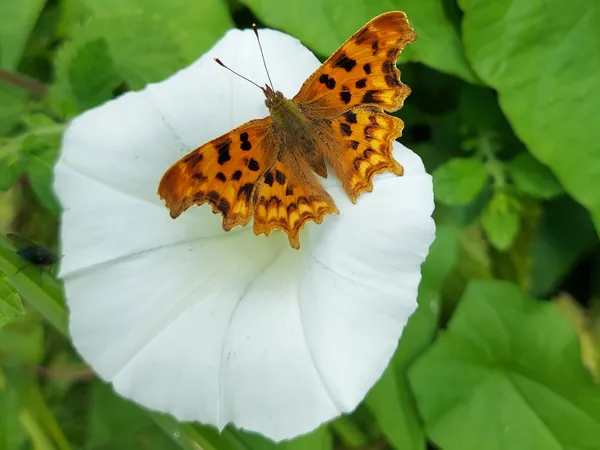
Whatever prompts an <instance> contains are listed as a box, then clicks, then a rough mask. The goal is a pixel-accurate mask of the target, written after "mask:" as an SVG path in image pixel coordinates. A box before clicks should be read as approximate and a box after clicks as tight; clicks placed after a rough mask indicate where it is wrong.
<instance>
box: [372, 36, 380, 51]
mask: <svg viewBox="0 0 600 450" xmlns="http://www.w3.org/2000/svg"><path fill="white" fill-rule="evenodd" d="M371 48H372V49H373V55H375V54H376V53H377V49H378V48H379V41H378V40H377V39H375V40H374V41H373V43H372V44H371Z"/></svg>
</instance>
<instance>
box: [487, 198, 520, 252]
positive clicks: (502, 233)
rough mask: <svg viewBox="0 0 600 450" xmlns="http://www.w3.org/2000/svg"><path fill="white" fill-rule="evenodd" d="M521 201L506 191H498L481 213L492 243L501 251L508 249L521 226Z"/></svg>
mask: <svg viewBox="0 0 600 450" xmlns="http://www.w3.org/2000/svg"><path fill="white" fill-rule="evenodd" d="M520 213H521V205H520V203H519V201H518V200H517V199H516V198H514V197H512V196H510V195H508V194H506V193H504V192H496V193H495V194H494V196H493V197H492V199H491V200H490V202H489V203H488V205H487V207H486V208H485V209H484V211H483V214H482V215H481V223H482V225H483V229H484V230H485V234H486V236H487V237H488V239H489V240H490V242H491V244H492V245H493V246H494V247H495V248H497V249H498V250H500V251H503V250H507V249H508V248H509V247H510V246H511V245H512V243H513V242H514V240H515V238H516V237H517V234H518V233H519V228H520V226H521V216H520Z"/></svg>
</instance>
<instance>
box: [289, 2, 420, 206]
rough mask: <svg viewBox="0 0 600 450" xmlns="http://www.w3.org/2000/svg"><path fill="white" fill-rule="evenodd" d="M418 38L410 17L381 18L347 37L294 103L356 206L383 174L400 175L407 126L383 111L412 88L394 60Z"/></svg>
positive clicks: (398, 102)
mask: <svg viewBox="0 0 600 450" xmlns="http://www.w3.org/2000/svg"><path fill="white" fill-rule="evenodd" d="M415 39H416V34H415V32H414V30H413V29H412V27H411V26H410V24H409V23H408V19H407V17H406V14H404V13H403V12H390V13H385V14H381V15H379V16H377V17H375V18H374V19H373V20H371V21H370V22H369V23H367V24H366V25H365V26H364V27H363V28H361V29H360V30H359V31H357V32H356V33H355V34H354V35H353V36H352V37H351V38H350V39H348V40H347V41H346V42H345V43H344V44H343V45H342V46H341V47H340V48H339V49H338V50H337V51H336V52H335V53H334V54H333V55H332V56H331V57H330V58H329V59H328V60H327V61H325V62H324V63H323V65H322V66H321V67H320V68H319V69H318V70H317V71H316V72H315V73H314V74H312V75H311V76H310V78H309V79H308V80H306V82H305V83H304V84H303V86H302V88H301V89H300V91H299V92H298V94H297V95H296V96H295V97H294V100H295V101H296V102H298V103H299V106H300V108H301V110H302V111H303V112H304V114H305V115H306V117H307V118H308V119H309V120H311V121H312V123H313V126H314V127H315V128H316V131H317V132H318V134H319V135H321V136H324V137H325V141H326V142H325V145H324V146H323V149H322V151H323V154H324V157H325V159H326V160H327V162H328V163H329V164H330V166H331V167H332V168H333V171H334V172H335V174H336V175H337V177H338V178H339V179H340V180H341V181H342V185H343V187H344V189H345V190H346V193H347V194H348V196H349V198H350V199H351V200H352V201H353V202H355V201H356V199H357V197H358V196H359V195H360V194H361V193H362V192H365V191H371V190H372V188H373V186H372V179H373V177H374V176H375V175H376V174H378V173H381V172H386V171H389V172H392V173H395V174H396V175H402V174H403V173H404V170H403V168H402V166H401V165H400V164H399V163H398V162H396V161H395V160H394V159H393V157H392V143H393V141H394V140H395V139H396V138H397V137H399V136H400V135H401V134H402V128H403V126H404V124H403V122H402V121H401V120H400V119H398V118H396V117H393V116H390V115H387V114H385V113H384V110H385V111H396V110H397V109H399V108H401V107H402V105H403V103H404V100H405V99H406V97H407V96H408V95H409V94H410V88H409V87H408V86H406V85H404V84H402V82H401V81H400V71H399V70H398V69H397V68H396V60H397V59H398V56H399V55H400V52H401V51H402V49H403V48H404V47H405V46H406V45H407V44H408V43H410V42H412V41H413V40H415Z"/></svg>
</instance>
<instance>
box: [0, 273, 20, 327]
mask: <svg viewBox="0 0 600 450" xmlns="http://www.w3.org/2000/svg"><path fill="white" fill-rule="evenodd" d="M23 314H25V309H24V308H23V302H22V301H21V297H20V296H19V293H18V292H17V290H16V289H15V287H14V286H13V285H12V283H11V282H10V280H8V279H7V278H6V275H5V274H3V273H2V274H0V328H2V327H3V326H4V325H6V324H8V323H10V322H12V321H13V320H15V319H16V318H17V317H19V316H21V315H23Z"/></svg>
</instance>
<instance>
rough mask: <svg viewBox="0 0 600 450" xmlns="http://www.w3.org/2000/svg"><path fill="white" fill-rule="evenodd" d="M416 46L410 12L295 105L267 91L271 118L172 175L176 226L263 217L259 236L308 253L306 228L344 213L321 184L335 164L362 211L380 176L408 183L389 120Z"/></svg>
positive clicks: (376, 30) (392, 20)
mask: <svg viewBox="0 0 600 450" xmlns="http://www.w3.org/2000/svg"><path fill="white" fill-rule="evenodd" d="M255 33H256V36H257V38H258V32H257V31H256V28H255ZM416 37H417V36H416V34H415V32H414V30H413V29H412V27H411V26H410V24H409V22H408V18H407V17H406V14H405V13H403V12H388V13H384V14H381V15H379V16H377V17H375V18H373V19H372V20H371V21H369V22H368V23H367V24H366V25H364V26H363V27H362V28H361V29H360V30H358V31H357V32H356V33H355V34H354V35H353V36H352V37H350V38H349V39H348V40H347V41H346V42H345V43H344V44H342V46H341V47H340V48H339V49H338V50H337V51H336V52H335V53H334V54H333V55H332V56H331V57H330V58H328V59H327V60H326V61H325V62H324V63H323V64H322V65H321V66H320V67H319V68H318V69H317V70H316V71H315V72H314V73H313V74H312V75H311V76H310V77H309V78H308V79H307V80H306V81H305V82H304V84H303V85H302V87H301V88H300V91H299V92H298V93H297V94H296V95H295V96H294V97H293V98H292V99H287V98H285V97H284V96H283V94H282V93H281V92H279V91H276V90H275V89H274V88H273V87H272V83H271V85H269V84H266V85H265V87H264V88H263V87H260V86H259V88H260V89H262V91H263V93H264V94H265V97H266V100H265V104H266V106H267V108H268V109H269V113H270V115H269V116H267V117H264V118H262V119H256V120H251V121H250V122H247V123H245V124H244V125H241V126H239V127H237V128H235V129H234V130H232V131H230V132H228V133H225V134H224V135H222V136H220V137H218V138H216V139H214V140H212V141H210V142H208V143H206V144H204V145H202V146H200V147H198V148H197V149H195V150H194V151H192V152H191V153H189V154H187V155H186V156H184V157H183V158H181V159H180V160H179V161H177V162H175V163H174V164H173V165H172V166H171V167H170V168H169V169H168V170H167V171H166V172H165V174H164V175H163V177H162V179H161V181H160V183H159V187H158V195H159V196H160V197H161V198H162V199H163V200H164V201H165V203H166V206H167V208H168V209H169V210H170V214H171V217H172V218H176V217H178V216H179V215H180V214H181V213H183V212H184V211H185V210H186V209H188V208H189V207H190V206H192V205H202V204H204V203H209V204H210V205H211V206H212V210H213V213H220V214H221V215H222V216H223V229H224V230H225V231H229V230H231V229H232V228H233V227H235V226H238V225H241V226H246V225H247V224H248V223H249V222H250V220H251V219H252V217H254V224H253V229H254V234H256V235H260V234H265V235H269V233H270V232H271V231H273V230H274V229H278V230H281V231H283V232H285V233H286V234H287V237H288V240H289V243H290V245H291V247H293V248H295V249H299V248H300V238H299V235H300V230H301V229H302V227H303V226H304V224H305V223H306V222H308V221H311V220H312V221H314V222H316V223H321V222H322V221H323V218H324V217H325V216H326V215H328V214H339V211H338V208H337V206H336V205H335V203H334V201H333V199H332V198H331V196H330V195H329V194H328V193H327V192H326V191H325V189H324V188H323V186H322V185H321V183H320V182H319V181H318V178H317V177H316V176H315V175H318V176H321V177H323V178H327V175H328V170H327V166H328V165H329V167H330V168H331V169H332V171H333V173H334V174H335V175H336V176H337V177H338V178H339V180H340V181H341V184H342V187H343V188H344V190H345V192H346V194H347V195H348V197H349V199H350V200H351V201H352V202H353V203H356V201H357V199H358V196H359V195H360V194H361V193H363V192H370V191H372V189H373V177H374V176H375V175H376V174H378V173H382V172H391V173H394V174H396V175H398V176H401V175H403V174H404V168H403V167H402V165H400V164H399V163H398V162H397V161H396V160H394V158H393V156H392V142H393V141H394V140H395V139H396V138H398V137H399V136H401V134H402V129H403V126H404V124H403V122H402V120H400V119H398V118H396V117H394V116H391V115H388V114H386V113H385V112H384V111H388V112H392V111H396V110H398V109H400V108H401V107H402V105H403V103H404V100H405V99H406V97H407V96H408V95H409V94H410V92H411V90H410V88H409V87H408V86H406V85H404V84H403V83H402V82H401V81H400V71H399V70H398V69H397V68H396V60H397V59H398V57H399V55H400V52H401V51H402V49H404V47H405V46H406V45H407V44H409V43H410V42H412V41H414V40H415V39H416ZM258 42H259V45H260V40H259V41H258ZM261 52H262V47H261ZM217 62H218V63H220V64H221V65H223V66H224V64H222V63H221V62H220V61H218V60H217ZM265 67H266V65H265ZM229 70H231V69H229ZM232 72H233V71H232ZM234 73H235V72H234ZM267 75H268V72H267ZM248 81H250V80H248Z"/></svg>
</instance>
